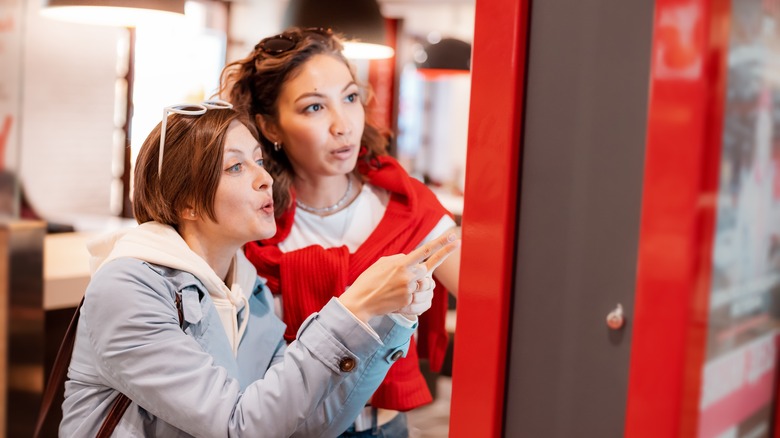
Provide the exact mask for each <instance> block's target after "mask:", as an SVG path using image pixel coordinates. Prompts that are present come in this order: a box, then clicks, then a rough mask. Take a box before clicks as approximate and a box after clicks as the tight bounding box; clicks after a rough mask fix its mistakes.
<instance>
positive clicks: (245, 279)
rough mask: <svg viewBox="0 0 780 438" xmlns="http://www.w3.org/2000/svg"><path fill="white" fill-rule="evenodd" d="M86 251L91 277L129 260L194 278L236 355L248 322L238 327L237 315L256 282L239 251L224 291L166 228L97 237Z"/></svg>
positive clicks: (210, 271)
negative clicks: (109, 265)
mask: <svg viewBox="0 0 780 438" xmlns="http://www.w3.org/2000/svg"><path fill="white" fill-rule="evenodd" d="M87 249H88V250H89V253H90V255H91V258H90V261H89V264H90V271H91V273H92V274H94V273H95V272H97V271H98V269H100V267H101V266H103V265H104V264H105V263H106V262H108V261H111V260H114V259H117V258H120V257H133V258H136V259H139V260H143V261H146V262H149V263H154V264H156V265H161V266H167V267H169V268H173V269H178V270H181V271H185V272H189V273H191V274H192V275H194V276H195V277H196V278H197V279H198V280H200V282H201V283H203V285H204V286H205V287H206V290H208V292H209V295H210V296H211V300H212V301H213V302H214V306H215V308H216V309H217V312H218V314H219V319H220V320H221V321H222V326H223V327H224V328H225V333H226V334H227V337H228V340H230V345H231V347H232V348H233V354H234V355H235V354H237V352H238V343H239V341H240V340H241V337H242V336H243V335H244V332H245V331H246V325H247V322H248V321H249V318H247V317H245V318H243V321H242V322H241V326H240V327H239V325H238V313H239V312H240V311H241V309H243V308H244V306H247V307H248V305H249V302H248V301H247V296H248V295H249V294H250V293H252V290H253V288H254V285H255V280H256V279H257V271H256V270H255V267H254V266H253V265H252V263H251V262H249V260H247V259H246V257H245V256H244V253H243V252H242V251H241V250H239V251H237V252H236V255H235V256H234V257H233V260H232V261H231V264H230V269H229V271H228V283H232V284H231V286H230V287H229V288H228V287H227V285H226V284H225V282H223V281H222V279H221V278H219V276H218V275H217V274H216V272H214V270H213V269H212V268H211V266H209V265H208V263H206V261H205V260H203V258H201V257H200V256H199V255H198V254H196V253H195V252H194V251H192V250H191V249H190V247H189V246H187V243H186V242H185V241H184V239H182V237H181V236H180V235H179V233H177V232H176V230H175V229H173V227H171V226H169V225H163V224H160V223H157V222H146V223H144V224H141V225H139V226H137V227H135V228H130V229H127V230H121V231H118V232H114V233H110V234H108V235H104V236H101V237H98V238H96V239H94V240H92V241H91V242H89V243H88V244H87Z"/></svg>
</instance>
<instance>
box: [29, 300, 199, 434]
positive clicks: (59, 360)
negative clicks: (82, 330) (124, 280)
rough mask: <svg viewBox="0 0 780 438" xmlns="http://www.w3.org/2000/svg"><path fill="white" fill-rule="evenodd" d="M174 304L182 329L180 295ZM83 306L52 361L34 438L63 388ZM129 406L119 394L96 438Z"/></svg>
mask: <svg viewBox="0 0 780 438" xmlns="http://www.w3.org/2000/svg"><path fill="white" fill-rule="evenodd" d="M174 296H175V302H176V310H177V311H178V313H179V326H180V327H182V329H183V328H184V312H183V310H182V305H181V295H180V294H178V293H177V294H174ZM83 304H84V298H82V299H81V302H79V305H78V307H77V308H76V312H75V313H74V314H73V318H72V319H71V320H70V324H68V329H67V330H66V331H65V337H64V338H63V339H62V344H60V349H59V351H57V357H56V358H55V359H54V365H53V366H52V369H51V373H50V374H49V380H48V382H46V388H44V390H43V397H42V400H41V408H40V410H39V411H38V420H37V421H36V424H35V433H34V434H33V437H34V438H39V437H40V436H41V432H42V429H43V425H44V423H45V422H46V418H47V417H48V416H49V410H50V409H51V405H52V404H53V403H54V399H55V398H56V397H57V395H58V391H61V390H62V389H63V388H64V386H65V379H66V378H67V375H68V365H70V359H71V357H72V356H73V345H74V344H75V342H76V328H77V327H78V324H79V315H80V314H81V307H82V305H83ZM128 406H130V399H129V398H127V396H126V395H124V394H122V393H121V392H120V393H119V395H118V396H117V398H116V399H115V400H114V403H113V404H112V405H111V409H110V410H109V411H108V416H106V419H105V420H104V421H103V425H102V426H101V427H100V430H99V431H98V434H97V438H108V437H110V436H111V434H112V433H113V432H114V428H116V426H117V424H119V420H121V419H122V416H123V415H124V414H125V411H126V410H127V407H128Z"/></svg>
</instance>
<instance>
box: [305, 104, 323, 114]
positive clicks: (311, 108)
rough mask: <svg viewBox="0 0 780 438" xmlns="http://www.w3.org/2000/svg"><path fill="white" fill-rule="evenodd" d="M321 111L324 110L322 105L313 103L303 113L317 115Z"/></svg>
mask: <svg viewBox="0 0 780 438" xmlns="http://www.w3.org/2000/svg"><path fill="white" fill-rule="evenodd" d="M321 109H322V105H320V104H319V103H313V104H311V105H309V106H307V107H306V108H304V109H303V111H304V112H307V113H315V112H317V111H319V110H321Z"/></svg>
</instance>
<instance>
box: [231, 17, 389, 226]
mask: <svg viewBox="0 0 780 438" xmlns="http://www.w3.org/2000/svg"><path fill="white" fill-rule="evenodd" d="M281 35H282V36H283V37H285V38H287V39H291V40H292V41H295V46H294V47H293V48H291V49H290V50H287V51H284V52H282V53H278V54H269V53H266V52H265V51H264V50H263V49H262V47H261V45H262V41H261V43H259V44H258V45H256V46H255V49H254V50H253V51H252V52H251V53H250V54H249V56H247V57H246V58H243V59H240V60H238V61H234V62H232V63H230V64H228V65H227V66H225V68H224V69H223V70H222V75H221V88H220V91H219V95H220V96H221V97H222V98H223V99H227V100H228V101H230V102H231V103H232V104H233V107H234V108H235V109H237V110H238V111H241V112H243V113H245V114H248V115H249V118H250V119H251V120H256V116H257V115H262V116H264V117H265V118H267V119H269V120H271V121H277V120H278V106H277V104H278V100H279V95H280V94H281V91H282V87H283V86H284V84H285V83H286V82H287V81H288V80H290V79H292V78H294V77H295V75H297V74H298V72H299V71H300V68H301V66H303V64H305V63H306V61H308V60H309V59H311V58H312V57H313V56H315V55H328V56H332V57H334V58H336V59H338V60H339V61H341V62H343V63H344V64H345V65H346V66H347V67H348V68H349V71H350V73H351V74H352V78H353V79H355V80H356V82H357V79H356V78H355V72H354V68H353V66H352V65H351V64H350V63H349V61H348V60H347V58H346V57H344V54H343V53H342V50H343V48H344V47H343V45H342V42H341V38H340V37H339V36H337V35H334V34H332V33H330V32H324V31H322V30H317V31H312V30H310V29H301V28H297V27H293V28H290V29H288V30H286V31H285V32H284V33H283V34H281ZM359 87H360V88H361V91H363V93H362V94H363V95H364V98H363V99H361V101H362V104H363V108H364V110H367V109H368V108H367V102H368V100H369V99H370V90H369V89H368V87H367V86H366V85H363V84H359ZM366 112H368V111H366ZM369 119H370V117H368V114H367V116H366V122H365V125H364V128H363V137H362V139H361V146H362V147H364V148H365V153H364V154H361V156H360V158H359V160H364V161H365V162H366V163H367V164H369V165H373V163H375V161H376V160H375V158H376V157H377V156H378V155H386V154H387V144H388V137H387V133H385V132H381V131H380V130H379V129H378V128H377V127H375V126H373V125H372V124H371V123H370V122H369V121H368V120H369ZM260 143H261V145H262V147H263V157H264V159H265V163H266V166H265V167H266V170H268V173H270V174H271V176H272V177H273V179H274V191H273V192H274V205H275V206H276V208H275V213H276V216H277V217H278V216H280V215H282V214H283V213H284V212H285V211H286V210H288V209H289V208H290V207H291V205H292V197H291V195H290V190H291V187H292V182H293V178H294V176H295V173H294V171H293V168H292V164H291V163H290V160H289V159H288V158H287V155H286V154H285V153H284V150H279V151H275V150H274V146H273V143H272V142H271V141H270V140H268V139H267V138H265V137H264V136H263V135H262V133H260ZM353 173H354V174H355V175H356V176H358V177H360V176H361V175H360V174H359V173H358V171H357V166H356V168H355V170H354V171H353Z"/></svg>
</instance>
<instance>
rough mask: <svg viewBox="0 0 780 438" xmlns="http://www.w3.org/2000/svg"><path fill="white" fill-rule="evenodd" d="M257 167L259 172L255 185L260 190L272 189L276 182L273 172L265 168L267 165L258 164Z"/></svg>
mask: <svg viewBox="0 0 780 438" xmlns="http://www.w3.org/2000/svg"><path fill="white" fill-rule="evenodd" d="M257 169H258V172H257V175H256V176H255V182H254V187H256V188H257V190H259V191H263V190H271V187H272V186H273V184H274V179H273V178H271V174H270V173H268V171H267V170H265V167H260V166H258V167H257Z"/></svg>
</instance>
